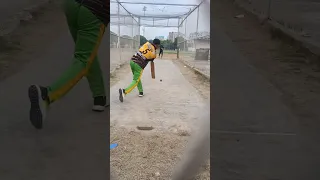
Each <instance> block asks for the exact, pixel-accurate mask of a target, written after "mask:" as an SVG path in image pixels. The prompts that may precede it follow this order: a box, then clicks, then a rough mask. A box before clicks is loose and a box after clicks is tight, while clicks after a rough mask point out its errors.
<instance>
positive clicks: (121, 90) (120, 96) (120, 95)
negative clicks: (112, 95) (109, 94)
mask: <svg viewBox="0 0 320 180" xmlns="http://www.w3.org/2000/svg"><path fill="white" fill-rule="evenodd" d="M124 92H125V91H124V89H121V88H120V89H119V100H120V102H123V100H124V96H125V93H124Z"/></svg>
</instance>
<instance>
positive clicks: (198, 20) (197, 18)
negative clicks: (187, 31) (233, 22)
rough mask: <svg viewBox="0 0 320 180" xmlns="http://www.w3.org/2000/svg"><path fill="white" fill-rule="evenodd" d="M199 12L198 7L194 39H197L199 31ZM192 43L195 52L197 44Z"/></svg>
mask: <svg viewBox="0 0 320 180" xmlns="http://www.w3.org/2000/svg"><path fill="white" fill-rule="evenodd" d="M199 11H200V6H198V11H197V30H196V38H197V37H198V31H199ZM193 41H194V48H195V50H197V43H196V42H195V40H193Z"/></svg>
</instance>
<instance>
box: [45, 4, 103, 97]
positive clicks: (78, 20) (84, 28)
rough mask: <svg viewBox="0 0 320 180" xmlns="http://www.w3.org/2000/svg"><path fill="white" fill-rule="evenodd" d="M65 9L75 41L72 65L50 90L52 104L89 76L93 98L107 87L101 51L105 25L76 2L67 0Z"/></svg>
mask: <svg viewBox="0 0 320 180" xmlns="http://www.w3.org/2000/svg"><path fill="white" fill-rule="evenodd" d="M64 10H65V15H66V18H67V22H68V26H69V29H70V33H71V35H72V37H73V40H74V41H75V51H74V57H73V63H72V65H71V66H70V67H69V68H68V69H67V70H66V71H65V72H63V74H62V75H61V77H60V78H59V79H58V80H57V81H55V82H54V83H53V84H52V85H51V86H49V87H48V89H49V99H50V103H51V102H54V101H56V100H58V99H59V98H61V97H63V96H64V95H65V94H66V93H68V92H69V91H70V90H71V89H72V88H73V86H75V85H76V84H77V83H78V82H79V81H80V80H81V79H82V78H83V76H86V77H87V79H88V82H89V85H90V89H91V91H92V95H93V97H96V96H105V87H104V81H103V77H102V72H101V68H100V65H99V61H98V58H97V52H98V49H99V45H100V42H101V39H102V37H103V34H104V31H105V26H104V24H103V23H102V22H101V21H100V20H99V19H98V18H97V17H96V16H95V15H94V14H92V12H91V11H90V10H89V9H87V8H86V7H84V6H80V4H78V3H77V2H75V1H69V0H65V2H64Z"/></svg>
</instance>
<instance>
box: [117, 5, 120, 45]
mask: <svg viewBox="0 0 320 180" xmlns="http://www.w3.org/2000/svg"><path fill="white" fill-rule="evenodd" d="M117 48H120V4H119V3H118V43H117Z"/></svg>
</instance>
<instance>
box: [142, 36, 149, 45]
mask: <svg viewBox="0 0 320 180" xmlns="http://www.w3.org/2000/svg"><path fill="white" fill-rule="evenodd" d="M146 42H148V40H147V38H145V37H144V36H141V35H140V46H142V45H144V44H145V43H146Z"/></svg>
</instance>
